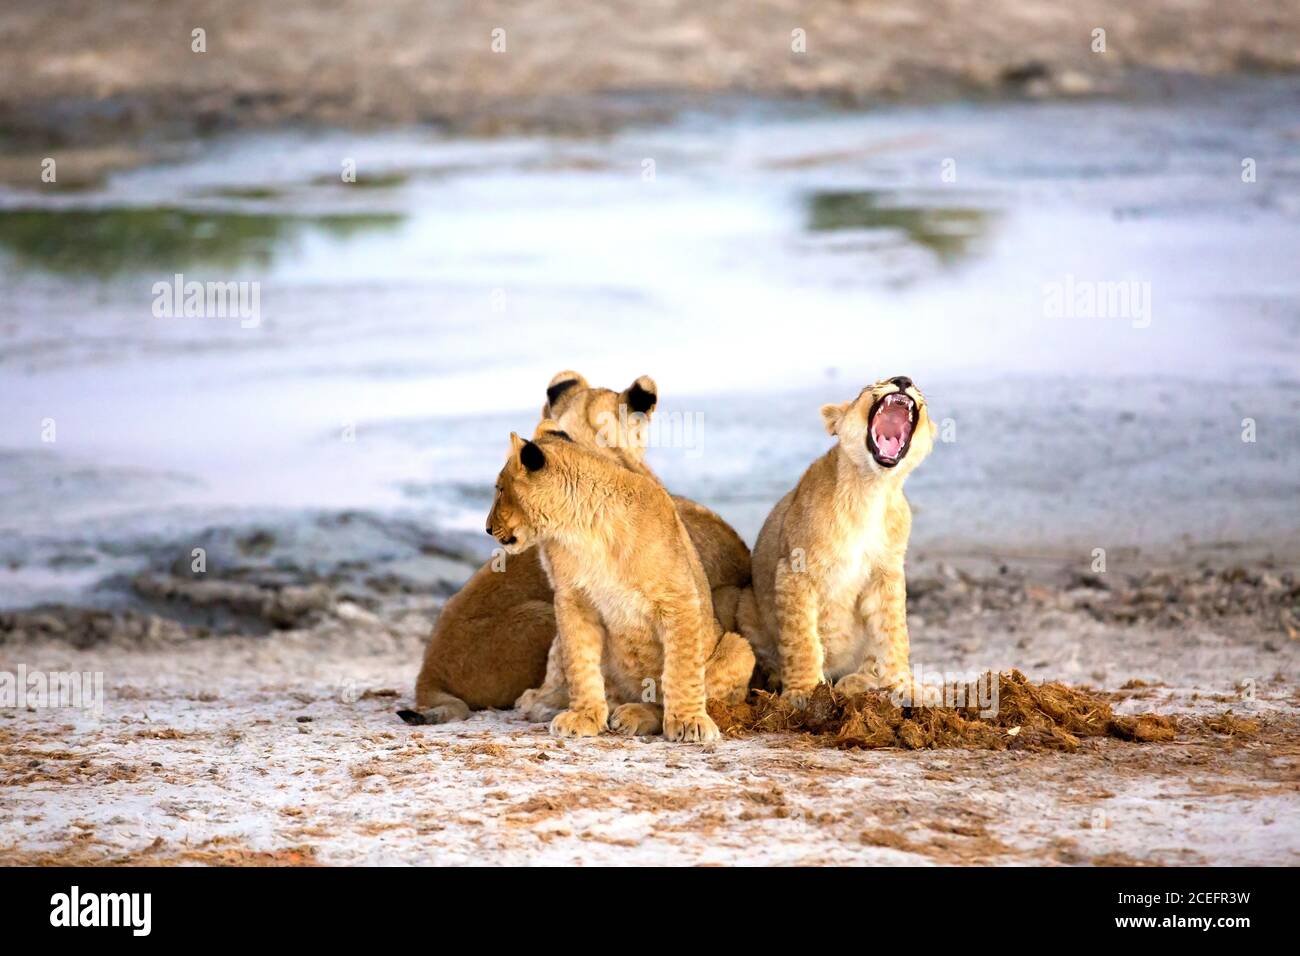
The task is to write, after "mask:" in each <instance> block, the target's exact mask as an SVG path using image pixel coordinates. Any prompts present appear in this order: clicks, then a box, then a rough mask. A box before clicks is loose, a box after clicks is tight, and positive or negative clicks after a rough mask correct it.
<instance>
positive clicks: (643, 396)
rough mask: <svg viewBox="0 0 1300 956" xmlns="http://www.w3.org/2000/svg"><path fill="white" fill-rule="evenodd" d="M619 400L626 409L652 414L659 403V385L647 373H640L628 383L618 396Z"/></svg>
mask: <svg viewBox="0 0 1300 956" xmlns="http://www.w3.org/2000/svg"><path fill="white" fill-rule="evenodd" d="M618 398H619V402H620V403H621V404H623V405H626V406H627V408H628V411H630V412H639V413H640V414H642V415H653V414H654V410H655V406H656V405H658V404H659V386H658V385H656V384H655V380H654V379H652V378H651V377H650V376H649V375H642V376H641V377H640V378H638V379H637V380H636V381H635V382H633V383H632V384H631V385H629V386H628V387H627V388H626V389H625V390H624V391H623V394H622V395H620V396H619V397H618Z"/></svg>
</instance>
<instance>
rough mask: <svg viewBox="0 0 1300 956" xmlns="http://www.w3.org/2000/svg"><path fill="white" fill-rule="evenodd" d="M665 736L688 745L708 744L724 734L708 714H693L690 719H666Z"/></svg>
mask: <svg viewBox="0 0 1300 956" xmlns="http://www.w3.org/2000/svg"><path fill="white" fill-rule="evenodd" d="M664 736H665V737H667V738H668V739H669V740H683V741H685V742H686V743H688V744H707V743H710V742H711V741H714V740H717V739H718V738H719V737H721V736H722V733H721V731H719V730H718V725H717V724H715V723H714V722H713V718H712V717H710V716H709V715H708V714H692V715H690V716H688V717H673V716H669V717H665V718H664Z"/></svg>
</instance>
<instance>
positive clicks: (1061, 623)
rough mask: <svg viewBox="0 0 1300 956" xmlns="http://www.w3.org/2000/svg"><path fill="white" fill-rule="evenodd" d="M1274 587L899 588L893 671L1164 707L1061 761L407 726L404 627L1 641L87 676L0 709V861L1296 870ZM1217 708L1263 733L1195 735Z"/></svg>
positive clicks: (15, 654)
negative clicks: (80, 700)
mask: <svg viewBox="0 0 1300 956" xmlns="http://www.w3.org/2000/svg"><path fill="white" fill-rule="evenodd" d="M1291 580H1292V579H1290V578H1288V577H1286V576H1285V573H1283V574H1282V575H1279V574H1277V573H1276V572H1275V571H1270V570H1264V571H1261V572H1258V573H1256V572H1242V571H1229V572H1225V573H1223V574H1217V575H1216V574H1208V573H1204V572H1202V573H1200V574H1196V575H1191V574H1185V575H1177V574H1173V575H1168V574H1164V573H1156V574H1153V575H1151V576H1149V577H1148V578H1147V579H1146V580H1145V581H1144V582H1130V583H1127V584H1123V585H1121V584H1120V583H1119V582H1118V581H1117V582H1115V583H1114V584H1110V583H1099V580H1098V579H1096V578H1087V577H1086V576H1085V577H1082V578H1080V577H1078V576H1075V577H1074V578H1073V579H1067V578H1065V577H1062V578H1058V579H1056V580H1055V581H1054V582H1053V581H1043V582H1041V583H1036V582H1034V581H1032V580H1029V579H1026V578H1025V577H1023V576H1022V575H1021V574H1020V573H1019V572H1016V571H1009V572H1008V573H1006V574H1003V575H997V576H996V577H995V578H993V579H987V580H985V579H976V578H970V577H968V576H965V575H963V574H961V573H959V572H956V571H954V570H952V569H951V568H946V569H945V568H940V569H938V571H937V572H936V574H935V576H934V577H931V578H921V577H918V585H917V587H916V589H915V591H916V593H914V596H913V633H914V635H915V636H914V653H913V659H914V663H920V664H921V665H922V666H923V667H927V668H931V669H943V668H946V669H949V670H965V669H971V670H974V669H977V668H980V667H983V666H986V665H987V666H991V667H994V668H1005V667H1009V666H1019V667H1021V668H1022V669H1023V670H1024V671H1026V672H1027V673H1028V674H1029V675H1030V676H1031V677H1033V678H1035V679H1044V678H1062V679H1065V680H1067V681H1070V682H1071V683H1075V684H1081V685H1082V684H1088V685H1093V686H1096V687H1099V688H1105V689H1106V690H1107V692H1108V694H1109V696H1110V698H1111V699H1112V701H1113V702H1114V705H1115V708H1116V710H1117V712H1120V713H1126V714H1131V713H1138V712H1145V711H1155V712H1161V713H1170V714H1180V715H1183V717H1182V723H1181V725H1180V732H1179V734H1178V736H1177V737H1176V738H1175V740H1174V741H1172V742H1169V743H1148V744H1135V743H1127V742H1124V741H1119V740H1110V739H1102V740H1097V739H1085V740H1084V741H1083V743H1082V745H1081V746H1080V747H1079V749H1078V750H1077V751H1076V752H1073V753H1062V752H1032V751H1030V752H1026V751H1019V750H1015V749H1010V750H1006V751H996V752H990V751H972V750H953V749H946V750H921V751H906V750H875V751H860V750H852V751H849V750H839V749H835V748H834V747H832V746H828V744H827V741H826V740H824V739H821V738H813V737H809V736H806V735H800V734H767V735H755V736H748V737H744V738H741V739H730V738H728V739H724V740H723V741H721V742H719V743H718V744H716V745H711V746H708V747H703V748H701V747H691V746H684V745H675V744H669V743H667V742H664V741H663V740H662V739H648V738H647V739H641V740H624V739H616V738H612V737H602V738H599V739H595V740H584V741H579V742H574V741H568V742H561V741H558V740H555V739H552V738H550V737H549V736H547V734H546V731H545V728H544V727H542V726H540V725H530V724H527V723H524V722H521V721H520V720H519V719H518V717H517V715H515V714H513V713H503V712H484V713H479V714H476V715H474V716H473V717H472V718H471V719H470V720H469V721H467V722H465V723H459V724H450V725H443V726H421V727H409V726H406V725H405V724H403V723H401V722H400V721H399V720H398V719H397V718H396V717H395V716H394V712H395V710H397V709H398V708H399V707H400V706H401V705H403V704H404V703H407V702H408V701H409V696H408V695H409V687H410V683H411V680H412V677H413V674H414V669H415V662H416V660H417V659H418V656H419V652H420V646H421V643H422V641H423V638H424V634H425V632H426V627H427V623H428V619H429V614H430V613H431V610H430V609H429V608H427V607H423V608H421V607H415V606H412V607H409V608H408V609H407V610H406V611H405V612H392V613H389V614H385V615H383V616H378V617H377V616H374V615H371V614H369V613H368V612H366V611H364V610H362V609H360V608H358V607H356V606H355V605H351V604H348V603H346V602H344V603H342V604H339V605H337V606H335V607H334V608H333V609H332V610H331V612H330V613H329V615H328V616H326V617H325V618H323V619H321V620H319V621H318V622H316V623H315V624H314V625H313V626H311V627H309V628H304V629H300V630H293V631H284V632H280V633H278V634H276V635H275V637H274V638H273V639H267V638H253V637H225V638H217V637H214V638H209V639H204V640H195V639H193V638H184V639H174V638H173V637H170V636H168V635H167V634H165V633H156V634H155V635H154V636H153V637H148V636H146V637H135V638H131V639H129V640H128V639H125V638H120V637H118V638H113V639H110V640H108V641H104V642H100V643H97V644H93V645H91V646H90V647H88V648H87V649H84V650H76V649H74V648H73V647H72V646H71V645H70V644H68V643H66V642H63V641H51V640H49V639H48V638H43V637H37V636H35V634H34V633H33V632H32V629H31V628H28V630H27V631H26V632H24V633H22V634H19V633H15V632H13V631H11V632H10V633H9V639H8V641H7V643H5V644H2V645H0V670H3V669H6V668H8V669H13V668H14V667H15V666H16V665H17V664H18V663H22V664H24V665H25V666H27V667H28V668H29V669H34V668H43V669H44V670H46V671H60V670H79V671H102V672H103V673H104V686H105V697H106V701H105V706H104V708H103V713H102V716H99V717H97V716H96V715H94V714H93V713H87V712H83V711H74V710H67V709H41V710H27V711H25V712H16V711H14V710H12V709H10V710H4V711H0V794H2V795H3V799H0V863H100V862H117V863H238V864H245V863H249V864H256V863H277V864H311V863H363V862H364V863H383V864H405V863H412V864H414V863H434V864H476V863H477V864H486V863H512V864H575V863H577V864H582V863H586V864H597V863H613V864H634V863H678V864H709V863H727V864H759V863H773V864H784V863H871V864H901V863H1000V864H1001V863H1011V864H1024V863H1048V864H1174V863H1190V864H1280V865H1294V864H1296V863H1298V862H1300V792H1298V791H1300V737H1297V734H1296V731H1297V730H1300V682H1297V673H1298V672H1297V666H1296V665H1297V663H1298V662H1300V641H1297V640H1296V639H1295V635H1296V631H1295V623H1294V622H1295V617H1294V614H1295V610H1296V607H1295V596H1294V589H1293V585H1292V584H1290V583H1287V582H1289V581H1291ZM1169 593H1175V594H1176V595H1177V599H1176V604H1177V607H1176V608H1173V609H1172V610H1170V609H1169V606H1168V601H1167V598H1166V595H1167V594H1169ZM1216 608H1217V610H1216ZM1171 615H1172V616H1171ZM10 623H11V624H12V621H11V622H10ZM1135 681H1141V682H1143V684H1145V685H1146V686H1134V682H1135ZM1125 684H1128V685H1129V687H1127V688H1125V687H1124V685H1125ZM1228 710H1231V711H1233V713H1234V714H1236V715H1237V716H1239V717H1241V718H1243V719H1246V720H1249V721H1253V722H1254V723H1255V724H1256V725H1258V727H1259V729H1258V732H1256V733H1222V732H1216V731H1214V730H1207V729H1206V727H1205V725H1204V722H1203V721H1200V720H1198V718H1197V717H1196V715H1201V716H1202V717H1204V716H1205V715H1219V714H1223V713H1224V712H1226V711H1228Z"/></svg>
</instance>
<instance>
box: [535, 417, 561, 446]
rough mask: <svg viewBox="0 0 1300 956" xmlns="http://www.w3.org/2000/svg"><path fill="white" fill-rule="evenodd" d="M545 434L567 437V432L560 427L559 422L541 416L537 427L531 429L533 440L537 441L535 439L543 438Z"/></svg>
mask: <svg viewBox="0 0 1300 956" xmlns="http://www.w3.org/2000/svg"><path fill="white" fill-rule="evenodd" d="M547 435H563V436H564V437H565V438H568V437H569V434H568V432H566V431H565V430H564V429H563V428H561V427H560V423H559V422H557V421H556V420H555V419H553V418H543V419H542V420H541V421H540V422H538V423H537V427H536V428H535V429H533V441H537V439H539V438H544V437H546V436H547Z"/></svg>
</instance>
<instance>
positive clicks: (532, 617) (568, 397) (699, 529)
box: [415, 372, 750, 722]
mask: <svg viewBox="0 0 1300 956" xmlns="http://www.w3.org/2000/svg"><path fill="white" fill-rule="evenodd" d="M568 383H572V384H568ZM557 386H559V388H558V389H557ZM657 391H658V390H657V388H656V386H655V383H654V381H653V380H652V379H650V378H649V376H642V377H640V378H638V379H637V380H636V381H635V382H634V383H633V384H632V385H630V386H628V388H626V389H624V390H623V391H622V392H615V391H613V390H611V389H607V388H596V387H592V386H590V385H588V384H587V381H586V379H585V378H583V377H582V376H581V375H579V374H578V373H577V372H561V373H559V374H558V375H556V376H555V377H554V378H553V379H552V380H551V383H550V387H549V388H548V393H550V394H553V395H554V396H555V398H554V400H551V399H550V398H549V396H548V400H547V403H546V404H545V405H544V406H543V408H542V416H543V417H544V418H545V417H554V418H556V419H558V420H559V421H560V422H561V425H562V427H563V428H564V430H565V431H567V432H568V433H569V434H570V435H571V436H572V437H573V439H574V441H575V442H576V443H578V444H582V445H584V446H586V447H590V448H592V449H593V450H596V451H597V452H599V453H601V454H604V455H607V456H608V457H609V458H610V460H612V461H616V462H618V463H619V464H621V465H622V466H623V467H626V468H628V469H631V470H634V471H636V472H638V473H640V474H645V475H648V476H650V477H652V478H653V477H654V476H653V473H652V472H651V471H650V469H649V468H648V467H647V466H646V465H645V463H644V461H643V456H644V454H645V440H644V435H643V432H642V431H641V429H642V428H643V427H644V424H645V422H646V421H647V420H648V419H649V418H650V417H651V416H653V413H654V407H655V404H656V403H657ZM633 405H637V406H641V407H643V408H644V410H643V412H642V415H644V418H642V417H640V416H638V415H636V414H633V413H632V407H633ZM620 409H622V410H623V411H620ZM673 500H674V502H675V504H676V505H677V508H678V511H679V513H680V514H681V517H682V520H683V522H684V524H685V526H686V530H687V532H688V534H689V535H690V537H691V541H692V543H693V544H694V546H695V548H696V551H697V553H698V555H699V557H700V560H701V563H702V564H703V566H704V570H705V574H706V575H707V576H708V579H709V583H710V586H711V588H712V589H713V592H714V606H715V613H717V614H718V616H719V617H720V619H721V621H722V623H723V625H724V627H725V629H726V630H729V631H732V630H735V628H736V620H735V612H736V608H737V605H738V603H739V599H740V594H741V591H742V589H744V588H745V587H746V586H748V584H749V573H750V564H749V549H748V548H747V547H746V546H745V543H744V541H743V540H742V539H741V538H740V536H739V535H738V534H736V532H735V531H734V530H732V528H731V527H730V526H729V525H728V524H727V523H726V522H725V521H723V520H722V518H720V517H719V516H718V515H717V514H715V513H714V512H712V511H710V510H709V509H708V508H705V507H704V506H703V505H699V504H696V503H695V502H693V501H690V500H689V499H686V498H674V499H673ZM554 637H555V610H554V606H553V593H552V590H551V586H550V584H549V582H548V581H547V579H546V574H545V572H544V571H543V570H542V566H541V564H540V561H539V559H538V554H537V552H536V551H535V550H529V551H525V552H524V553H522V554H519V555H514V556H511V557H510V558H509V559H508V560H507V561H506V562H505V563H504V566H502V564H501V562H500V561H497V562H488V563H487V564H485V565H483V567H481V568H480V569H479V570H478V571H477V572H475V574H474V575H473V576H472V577H471V578H470V579H469V581H468V582H466V584H465V585H464V587H462V588H461V589H460V591H458V592H457V593H456V594H455V595H454V596H453V597H452V598H451V599H450V600H449V601H448V602H447V604H446V605H445V606H444V607H443V609H442V612H441V614H440V615H439V616H438V620H437V622H436V623H435V625H434V628H433V633H432V635H431V637H430V639H429V644H428V646H427V647H426V648H425V654H424V661H423V664H422V666H421V668H420V674H419V677H418V678H417V680H416V688H415V699H416V707H417V708H418V709H419V710H420V711H421V712H422V713H423V715H424V717H425V718H426V719H428V720H432V721H435V722H443V721H448V720H462V719H464V718H465V717H467V716H468V715H469V712H470V711H471V710H478V709H480V708H484V707H497V708H505V707H510V706H512V705H515V704H516V702H519V703H520V704H521V706H522V709H523V710H524V713H525V714H526V715H527V716H530V717H531V718H533V719H537V720H549V719H550V717H551V716H553V714H554V713H555V712H556V711H558V710H559V709H561V708H563V707H565V706H567V702H568V695H567V692H566V690H565V686H564V676H563V671H562V669H561V668H560V667H559V665H558V661H557V662H556V663H555V664H554V666H552V667H550V668H548V667H547V657H548V652H549V651H550V648H551V646H552V644H553V642H554ZM720 669H721V670H725V665H720ZM722 682H723V683H726V680H725V679H722ZM534 689H535V690H534ZM715 696H716V695H715Z"/></svg>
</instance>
